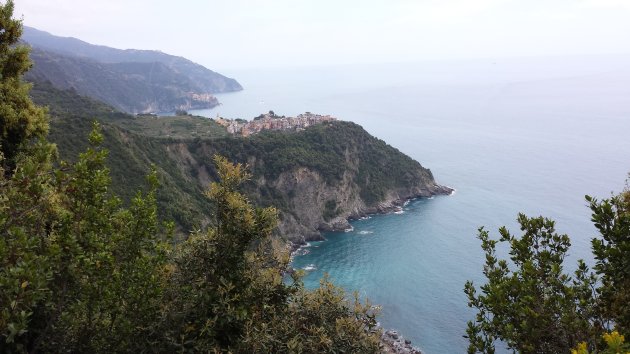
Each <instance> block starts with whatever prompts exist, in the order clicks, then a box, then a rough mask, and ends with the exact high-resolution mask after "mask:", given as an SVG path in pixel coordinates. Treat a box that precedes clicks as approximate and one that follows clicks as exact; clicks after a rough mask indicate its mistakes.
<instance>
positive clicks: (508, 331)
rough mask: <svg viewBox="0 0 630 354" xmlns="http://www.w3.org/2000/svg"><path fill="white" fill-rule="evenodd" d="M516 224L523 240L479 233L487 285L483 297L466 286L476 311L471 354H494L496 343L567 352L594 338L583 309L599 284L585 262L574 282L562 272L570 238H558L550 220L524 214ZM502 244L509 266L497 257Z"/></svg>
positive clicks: (518, 348)
mask: <svg viewBox="0 0 630 354" xmlns="http://www.w3.org/2000/svg"><path fill="white" fill-rule="evenodd" d="M518 222H519V223H520V225H521V231H523V236H522V237H516V236H514V235H512V234H511V233H510V232H509V231H508V230H507V229H506V228H504V227H503V228H501V229H500V230H499V233H500V235H501V237H500V239H499V241H496V240H492V239H490V237H489V234H488V232H487V231H486V230H484V229H483V228H481V229H480V230H479V239H480V240H481V247H482V249H483V250H484V252H485V253H486V263H485V266H484V270H483V273H484V275H485V276H486V277H487V278H488V282H487V283H486V284H484V285H482V286H481V294H477V291H476V289H475V287H474V286H473V284H472V282H467V284H466V287H465V291H466V295H467V296H468V300H469V306H470V307H473V308H475V309H477V311H478V313H477V316H476V319H475V321H470V322H469V323H468V329H467V331H466V333H467V336H468V338H469V340H470V347H469V350H468V351H469V352H470V353H474V352H477V351H478V352H483V353H491V352H493V351H494V341H495V340H497V339H500V340H502V341H504V342H505V343H506V344H507V346H508V348H510V349H512V350H514V351H516V352H520V353H566V352H568V351H569V350H570V349H571V348H573V347H575V346H576V345H577V344H578V343H579V342H580V341H583V340H587V339H589V338H590V337H591V335H592V333H591V325H590V320H591V317H590V312H589V311H588V310H586V311H584V310H585V309H584V305H587V304H589V303H591V302H592V290H591V289H592V286H593V284H594V282H595V279H594V278H593V277H592V276H589V275H588V268H587V267H586V265H585V264H584V263H583V262H580V265H579V267H578V269H577V271H576V272H575V276H574V277H573V278H572V277H570V276H569V275H568V274H565V273H564V272H563V261H564V258H565V256H566V254H567V251H568V249H569V246H570V240H569V237H568V236H567V235H559V234H557V233H556V232H555V228H554V222H553V221H551V220H549V219H544V218H542V217H538V218H528V217H526V216H525V215H523V214H520V215H519V217H518ZM498 242H503V243H506V244H507V245H509V247H510V261H511V262H508V261H507V260H502V259H501V260H500V259H498V257H497V256H496V246H497V243H498ZM587 307H588V305H587Z"/></svg>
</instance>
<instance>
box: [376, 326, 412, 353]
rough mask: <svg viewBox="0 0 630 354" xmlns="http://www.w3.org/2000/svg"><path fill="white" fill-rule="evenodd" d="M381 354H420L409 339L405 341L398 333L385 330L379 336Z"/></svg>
mask: <svg viewBox="0 0 630 354" xmlns="http://www.w3.org/2000/svg"><path fill="white" fill-rule="evenodd" d="M381 343H382V344H383V353H392V354H422V351H420V349H418V348H416V347H414V346H413V345H411V341H410V340H409V339H405V338H404V337H403V336H402V335H401V334H400V333H398V331H395V330H391V329H390V330H387V331H383V334H381Z"/></svg>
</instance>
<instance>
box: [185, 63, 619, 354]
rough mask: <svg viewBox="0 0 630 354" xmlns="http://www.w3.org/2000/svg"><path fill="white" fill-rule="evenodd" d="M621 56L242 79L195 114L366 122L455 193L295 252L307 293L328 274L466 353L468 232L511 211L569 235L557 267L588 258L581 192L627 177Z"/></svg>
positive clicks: (407, 324) (509, 219)
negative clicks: (544, 220) (550, 222)
mask: <svg viewBox="0 0 630 354" xmlns="http://www.w3.org/2000/svg"><path fill="white" fill-rule="evenodd" d="M628 59H630V57H628V56H622V55H619V56H573V57H571V56H568V57H550V58H520V59H501V60H490V59H488V60H470V61H446V62H423V63H407V64H382V65H363V66H336V67H335V66H331V67H312V68H292V69H273V70H272V69H267V70H247V71H234V72H228V73H225V74H227V75H228V76H231V77H236V78H237V79H238V80H239V82H240V83H241V84H242V85H243V86H244V87H245V90H244V91H241V92H236V93H229V94H220V95H217V97H218V98H219V100H220V101H221V102H222V105H221V106H218V107H216V108H214V109H211V110H202V111H195V112H193V113H196V114H201V115H205V116H207V117H216V116H217V114H219V115H221V116H223V117H227V118H245V119H251V118H253V117H254V116H257V115H258V114H260V113H263V112H267V111H269V110H274V112H275V113H276V114H279V115H296V114H299V113H303V112H305V111H310V112H314V113H320V114H330V115H333V116H335V117H337V118H339V119H342V120H349V121H353V122H356V123H358V124H360V125H362V126H363V127H364V128H365V129H366V130H367V131H368V132H370V133H371V134H373V135H375V136H376V137H378V138H380V139H383V140H384V141H386V142H387V143H389V144H390V145H393V146H394V147H396V148H398V149H399V150H401V151H402V152H404V153H406V154H408V155H409V156H411V157H412V158H414V159H416V160H418V161H419V162H420V163H421V164H422V165H423V166H424V167H428V168H430V169H431V171H432V172H433V174H434V176H435V179H436V181H437V182H438V183H440V184H444V185H447V186H450V187H453V188H455V189H456V192H455V193H454V194H453V195H451V196H444V197H435V198H433V199H420V200H415V201H412V202H410V203H409V204H407V205H406V206H405V207H404V210H403V213H399V214H389V215H375V216H372V217H371V218H370V219H367V220H359V221H355V222H353V226H354V230H353V231H351V232H345V233H329V234H325V237H326V238H327V241H323V242H316V243H315V242H314V243H311V244H310V247H307V248H305V249H304V250H305V251H307V252H304V253H306V254H303V255H300V256H297V257H296V258H295V259H294V262H293V266H294V267H296V268H301V269H305V270H306V277H305V279H304V281H305V283H306V284H307V286H308V287H315V286H317V284H318V282H319V279H320V278H321V277H322V276H323V274H324V273H328V274H329V275H330V278H331V279H332V280H333V281H334V282H335V283H336V284H338V285H341V286H343V287H344V288H346V289H348V290H350V291H352V290H356V291H358V292H359V294H360V295H361V296H363V297H368V298H369V299H370V301H371V302H372V303H374V304H379V305H381V306H382V312H381V316H380V321H381V323H382V325H383V326H384V327H385V328H395V329H398V330H400V331H401V332H402V334H403V335H404V336H405V337H406V338H409V339H411V340H412V341H413V344H414V345H416V346H418V347H420V348H421V349H423V350H424V351H425V352H426V353H461V352H465V350H466V345H467V342H466V339H465V338H463V337H462V335H464V332H465V326H466V321H468V320H469V319H472V317H473V312H472V311H471V310H470V309H469V308H468V307H467V305H466V298H465V296H464V293H463V287H464V283H465V282H466V280H474V281H475V283H476V284H477V285H481V283H482V282H483V279H482V267H483V253H482V251H481V249H480V242H479V240H478V239H477V238H476V235H477V228H478V227H480V226H482V225H483V226H486V228H487V229H489V230H490V231H491V235H494V237H495V238H496V237H497V234H498V233H497V228H498V227H499V226H502V225H506V226H507V227H508V228H509V229H510V230H511V231H513V232H514V233H516V234H518V232H519V230H518V225H517V224H516V221H515V219H516V216H517V213H519V212H523V213H525V214H527V215H530V216H538V215H544V216H547V217H550V218H552V219H554V220H556V222H557V224H556V226H557V230H558V231H559V232H561V233H567V234H569V235H570V236H571V240H572V244H573V246H572V248H571V251H570V256H569V258H568V259H567V261H566V267H567V268H568V269H572V268H573V267H574V266H575V262H576V260H577V259H579V258H584V259H586V260H587V261H588V262H592V259H591V258H592V257H591V254H590V238H592V237H593V236H595V235H596V233H595V229H594V227H593V226H592V224H591V222H590V213H589V210H588V208H587V207H586V202H585V200H584V195H585V194H589V195H592V196H595V197H598V198H606V197H608V196H610V193H611V192H619V191H620V190H621V189H622V188H623V186H624V181H625V179H626V177H627V174H628V172H629V171H630V139H628V132H629V131H630V100H629V99H628V98H629V97H630V64H628V63H630V60H628Z"/></svg>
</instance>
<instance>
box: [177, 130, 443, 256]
mask: <svg viewBox="0 0 630 354" xmlns="http://www.w3.org/2000/svg"><path fill="white" fill-rule="evenodd" d="M168 151H169V154H170V155H171V158H172V159H173V160H176V161H179V166H180V168H181V169H182V171H184V172H185V173H186V174H188V175H193V176H196V178H197V180H198V182H199V183H200V185H207V183H208V182H209V181H210V180H212V179H213V178H214V176H216V174H215V172H214V167H213V166H212V163H211V156H212V155H214V154H215V153H219V154H222V155H225V156H227V157H228V158H229V159H231V160H233V161H239V162H243V163H247V164H248V165H249V167H250V170H251V171H252V172H253V180H252V182H253V183H251V184H250V185H248V186H247V187H246V192H247V193H248V195H249V196H250V198H251V199H252V201H254V202H255V203H256V204H258V205H263V206H267V205H273V206H276V207H277V208H278V209H279V211H280V225H279V227H278V231H279V234H280V235H281V236H282V237H284V238H286V239H288V240H289V241H291V242H293V243H294V244H301V243H304V242H305V241H309V240H318V239H321V233H320V232H321V231H332V230H344V229H346V228H349V227H350V225H349V223H348V220H351V219H357V218H360V217H362V216H365V215H367V214H373V213H385V212H389V211H393V210H395V209H396V208H398V207H400V206H402V204H403V203H404V202H405V201H406V200H408V199H412V198H418V197H430V196H433V195H439V194H450V193H451V192H452V189H450V188H448V187H444V186H441V185H439V184H437V183H436V182H435V180H434V179H433V175H432V174H431V171H430V170H428V169H426V168H424V167H422V166H421V165H420V163H418V162H417V161H414V160H413V159H411V158H410V157H408V156H406V155H404V154H403V153H401V152H400V151H398V150H396V149H395V148H393V147H391V146H389V145H387V144H385V143H384V142H383V141H381V140H379V139H377V138H374V137H373V136H371V135H369V134H368V133H367V132H365V130H363V129H362V128H361V127H360V126H358V125H356V124H353V123H349V122H334V123H328V124H327V125H322V126H317V127H312V128H309V129H306V130H305V131H302V132H297V133H295V132H292V133H288V132H284V133H283V132H270V133H269V134H267V135H262V136H260V137H258V136H252V137H249V138H228V139H225V140H223V141H222V140H215V141H205V142H193V143H190V142H189V143H183V142H178V143H173V144H171V145H170V146H169V148H168ZM303 156H306V157H310V158H305V159H302V157H303ZM322 156H323V157H324V158H322V160H321V161H317V159H318V158H319V157H322Z"/></svg>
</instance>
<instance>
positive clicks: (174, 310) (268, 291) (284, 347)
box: [163, 156, 379, 353]
mask: <svg viewBox="0 0 630 354" xmlns="http://www.w3.org/2000/svg"><path fill="white" fill-rule="evenodd" d="M215 162H216V164H217V170H218V173H219V178H220V181H221V182H220V183H213V184H212V185H211V187H210V190H209V191H208V192H207V194H208V196H209V197H210V198H212V199H213V200H215V202H216V213H215V216H216V222H215V225H216V226H214V227H212V228H210V229H208V230H207V231H206V232H198V233H195V234H193V235H192V236H191V237H190V238H189V239H188V240H187V241H186V242H184V243H183V244H181V245H179V247H178V250H177V252H176V254H177V256H176V257H175V260H174V265H173V269H172V273H171V278H170V279H171V283H170V284H171V285H170V286H169V290H168V292H167V297H166V301H167V304H168V305H167V306H166V308H167V309H168V312H167V315H166V321H165V323H164V326H165V327H164V329H163V331H164V333H166V334H167V339H168V341H167V342H166V343H165V344H164V347H165V348H168V350H169V351H175V350H178V351H179V350H186V351H195V352H208V351H217V352H220V351H226V350H227V351H232V352H241V353H253V352H258V353H271V352H274V353H281V352H312V353H315V352H322V351H328V352H355V353H369V352H378V350H379V341H378V333H377V331H375V325H376V321H375V320H374V313H373V310H372V308H371V307H370V306H369V305H362V304H361V303H359V302H358V300H356V301H355V302H348V301H347V300H346V299H345V294H344V292H343V291H342V290H341V289H339V288H336V287H334V286H333V285H332V284H330V283H329V282H328V281H323V282H322V286H321V287H320V288H319V289H317V290H315V291H314V292H309V291H306V290H305V289H304V287H303V284H302V283H301V282H300V280H299V276H298V275H297V274H293V279H292V281H290V282H289V283H290V284H286V283H285V282H284V281H283V277H284V276H285V270H286V269H287V268H288V262H289V255H288V252H287V250H286V249H283V248H281V247H280V246H279V245H278V244H277V243H276V242H275V241H274V239H272V238H271V234H272V231H273V228H274V227H275V224H276V222H277V217H276V210H275V209H274V208H264V209H263V208H254V207H252V206H251V205H250V204H249V201H248V200H247V198H246V197H245V196H243V195H242V194H241V193H239V192H238V190H237V187H238V186H239V185H240V184H241V183H242V182H244V181H245V180H246V179H247V178H248V177H249V175H248V174H247V173H246V172H245V171H244V167H243V165H240V164H235V165H234V164H230V163H229V162H227V160H226V159H225V158H223V157H219V156H215Z"/></svg>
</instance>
